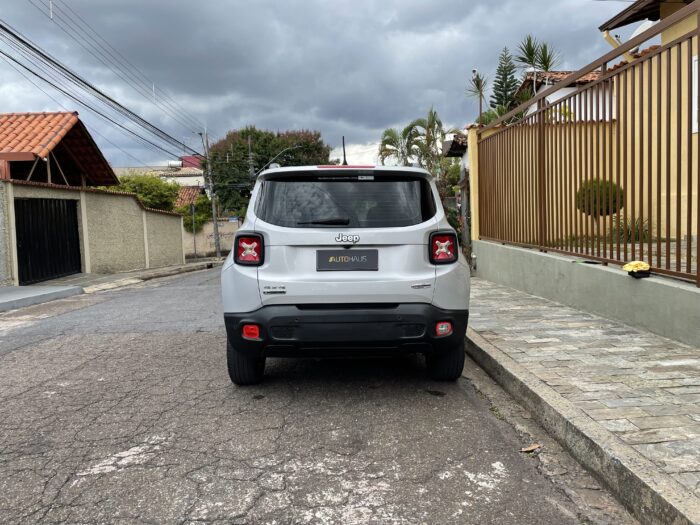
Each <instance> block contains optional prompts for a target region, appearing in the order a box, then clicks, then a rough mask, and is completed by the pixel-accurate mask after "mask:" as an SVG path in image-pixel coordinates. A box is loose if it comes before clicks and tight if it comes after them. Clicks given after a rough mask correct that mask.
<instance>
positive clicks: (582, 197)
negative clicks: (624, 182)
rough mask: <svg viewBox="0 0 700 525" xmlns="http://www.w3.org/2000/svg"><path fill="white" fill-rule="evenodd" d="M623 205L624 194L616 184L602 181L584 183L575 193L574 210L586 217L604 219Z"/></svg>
mask: <svg viewBox="0 0 700 525" xmlns="http://www.w3.org/2000/svg"><path fill="white" fill-rule="evenodd" d="M624 205H625V193H624V191H623V190H622V188H620V187H619V186H618V185H617V184H615V183H614V182H610V181H603V180H589V181H586V182H584V183H583V184H582V185H581V187H580V188H579V190H578V191H577V192H576V208H578V209H579V210H580V211H582V212H583V213H585V214H586V215H595V216H596V217H605V216H607V215H612V214H615V213H617V212H618V211H620V210H621V209H622V207H623V206H624Z"/></svg>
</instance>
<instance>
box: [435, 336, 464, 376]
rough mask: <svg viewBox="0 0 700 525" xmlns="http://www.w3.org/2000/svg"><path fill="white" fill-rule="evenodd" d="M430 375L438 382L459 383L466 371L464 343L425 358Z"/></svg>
mask: <svg viewBox="0 0 700 525" xmlns="http://www.w3.org/2000/svg"><path fill="white" fill-rule="evenodd" d="M425 361H426V364H427V366H428V375H429V376H430V377H431V378H432V379H434V380H436V381H457V379H459V377H460V376H461V375H462V370H463V369H464V341H462V342H461V343H459V344H457V345H455V346H454V347H453V348H450V349H449V350H446V351H444V352H440V353H437V354H431V355H428V356H426V358H425Z"/></svg>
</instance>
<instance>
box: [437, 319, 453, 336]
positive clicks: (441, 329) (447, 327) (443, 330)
mask: <svg viewBox="0 0 700 525" xmlns="http://www.w3.org/2000/svg"><path fill="white" fill-rule="evenodd" d="M450 334H452V323H451V322H450V321H439V322H437V323H435V335H436V336H438V337H445V336H448V335H450Z"/></svg>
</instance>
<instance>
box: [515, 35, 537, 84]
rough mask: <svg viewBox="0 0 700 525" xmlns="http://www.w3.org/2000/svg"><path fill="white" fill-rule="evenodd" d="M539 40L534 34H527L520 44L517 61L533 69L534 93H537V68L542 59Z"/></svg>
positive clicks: (523, 66) (525, 67)
mask: <svg viewBox="0 0 700 525" xmlns="http://www.w3.org/2000/svg"><path fill="white" fill-rule="evenodd" d="M540 47H541V44H540V43H539V41H538V40H537V39H536V38H535V37H534V36H532V35H527V36H525V38H524V39H523V40H522V42H520V44H519V45H518V54H517V55H516V57H515V61H516V62H517V63H518V65H519V66H520V67H522V68H524V69H526V70H527V69H532V93H533V95H534V94H536V93H537V68H538V67H539V61H540Z"/></svg>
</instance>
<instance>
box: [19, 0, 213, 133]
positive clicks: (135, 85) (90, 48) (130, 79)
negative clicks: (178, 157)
mask: <svg viewBox="0 0 700 525" xmlns="http://www.w3.org/2000/svg"><path fill="white" fill-rule="evenodd" d="M28 1H29V3H31V4H32V5H33V6H34V7H36V8H37V9H38V10H39V11H40V12H41V13H42V14H44V15H45V16H46V17H47V18H50V19H51V20H52V21H53V22H54V23H55V24H56V26H57V27H58V28H59V29H61V31H63V32H64V33H65V34H66V35H68V36H69V37H70V38H71V39H73V40H74V41H75V42H76V43H77V44H79V45H80V46H81V47H82V48H83V49H85V50H86V51H87V52H88V53H90V55H92V56H93V57H94V58H95V59H97V60H98V61H99V62H100V63H101V64H102V65H104V66H105V67H107V68H108V69H110V70H111V71H112V72H113V73H114V74H115V75H116V76H117V77H119V78H120V79H121V80H122V81H124V82H125V83H126V84H127V85H129V86H130V87H131V88H132V89H134V91H136V92H137V93H139V94H140V95H142V96H143V97H144V98H145V99H146V100H148V101H149V102H152V103H153V104H154V105H155V106H156V107H157V108H158V109H160V110H162V111H163V112H164V113H166V114H167V115H169V116H170V117H171V118H173V119H174V120H175V121H177V122H178V123H179V124H180V125H182V126H183V127H185V128H188V129H189V131H194V130H193V129H192V128H195V129H197V128H200V127H201V124H200V123H199V122H198V121H197V120H196V119H194V118H193V117H192V120H187V119H185V118H184V116H181V113H184V114H186V112H184V111H183V110H181V109H179V108H174V107H173V106H172V104H171V103H169V102H168V101H163V102H162V103H159V102H158V99H157V98H156V97H151V87H152V86H153V87H155V84H150V85H149V84H146V83H145V82H144V81H143V80H141V79H139V78H137V76H136V75H134V74H133V73H132V72H131V71H129V70H128V69H127V68H125V67H123V66H122V65H121V64H120V63H119V62H118V61H117V59H116V56H115V55H114V54H113V53H112V52H110V51H109V50H108V49H106V48H105V47H104V46H103V45H101V44H100V43H99V42H98V41H97V40H95V38H93V37H92V36H91V35H90V34H88V33H87V32H86V31H85V30H83V29H82V28H81V27H80V26H79V25H78V24H77V23H76V22H75V21H74V20H73V19H71V18H70V17H68V16H67V15H66V17H65V18H64V16H63V15H62V13H63V11H62V10H61V8H60V6H59V5H57V4H54V6H53V16H50V15H49V14H47V13H44V11H43V10H42V9H41V7H40V6H39V5H37V4H36V3H35V0H28ZM37 1H38V2H40V3H41V5H42V6H44V7H46V8H48V7H49V6H48V5H46V4H45V3H44V0H37ZM66 7H68V6H66ZM71 11H72V9H71ZM72 12H73V13H74V14H76V13H75V12H74V11H72ZM76 15H77V14H76ZM60 22H64V24H61V23H60ZM92 31H93V32H94V30H92ZM73 33H75V34H73ZM78 37H80V39H78ZM100 38H101V37H100ZM88 39H89V40H91V41H92V42H93V43H94V44H95V45H96V46H97V47H95V46H94V45H92V44H91V43H90V42H89V41H88ZM102 40H104V39H102ZM105 42H106V41H105ZM115 67H116V68H115ZM144 78H146V77H144ZM146 80H148V79H146Z"/></svg>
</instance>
